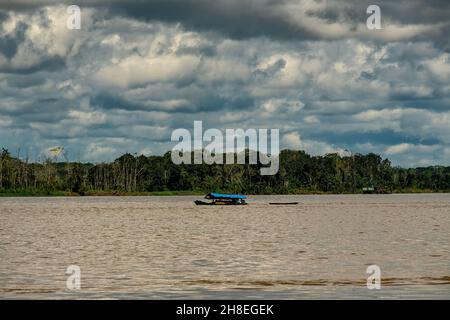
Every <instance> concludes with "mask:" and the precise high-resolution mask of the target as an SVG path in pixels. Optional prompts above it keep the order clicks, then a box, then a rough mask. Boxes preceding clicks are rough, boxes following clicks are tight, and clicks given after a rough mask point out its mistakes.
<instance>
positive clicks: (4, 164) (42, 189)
mask: <svg viewBox="0 0 450 320" xmlns="http://www.w3.org/2000/svg"><path fill="white" fill-rule="evenodd" d="M245 152H246V154H247V157H248V153H249V152H250V151H249V150H246V151H245ZM63 155H64V154H63ZM64 157H65V156H64ZM235 157H236V155H235ZM65 158H67V157H65ZM247 159H248V158H247ZM261 167H262V166H261V165H260V164H229V165H228V164H212V165H207V164H197V165H195V164H193V165H188V164H181V165H175V164H173V163H172V160H171V155H170V152H167V153H166V154H164V155H162V156H149V157H146V156H143V155H141V156H137V155H132V154H124V155H122V156H121V157H119V158H117V159H116V160H114V161H113V162H109V163H100V164H93V163H81V162H70V161H67V160H66V161H64V162H62V161H58V156H54V157H53V158H51V157H46V158H45V159H43V160H41V161H29V159H28V156H25V157H21V155H20V152H18V154H17V155H16V156H12V155H11V154H10V152H9V151H8V150H6V149H2V151H1V153H0V197H21V196H23V197H26V196H44V197H48V196H50V197H53V196H55V197H57V196H178V195H204V194H205V193H209V192H219V193H241V194H247V195H296V194H299V195H302V194H361V193H363V188H367V187H371V188H374V189H375V190H383V191H388V192H392V193H448V192H450V167H444V166H430V167H422V168H401V167H393V166H392V165H391V162H390V161H389V160H388V159H383V158H381V156H379V155H376V154H373V153H369V154H367V155H362V154H351V155H348V156H342V155H339V154H336V153H333V154H327V155H324V156H311V155H309V154H307V153H306V152H304V151H293V150H282V151H281V153H280V156H279V171H278V173H277V174H275V175H273V176H261V175H260V168H261Z"/></svg>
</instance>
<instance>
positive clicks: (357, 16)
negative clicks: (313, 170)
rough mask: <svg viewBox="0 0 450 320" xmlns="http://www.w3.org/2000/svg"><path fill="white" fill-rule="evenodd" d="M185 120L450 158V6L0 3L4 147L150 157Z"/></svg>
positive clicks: (410, 158) (326, 144)
mask: <svg viewBox="0 0 450 320" xmlns="http://www.w3.org/2000/svg"><path fill="white" fill-rule="evenodd" d="M70 4H76V5H78V6H79V7H80V9H81V29H80V30H70V29H68V28H67V19H68V18H69V14H68V13H67V11H66V9H67V6H68V5H70ZM370 4H376V5H378V6H379V7H380V9H381V26H382V29H381V30H370V29H368V28H367V26H366V20H367V18H368V17H369V14H367V13H366V9H367V7H368V6H369V5H370ZM194 120H201V121H203V127H204V129H207V128H218V129H220V130H223V131H224V130H225V129H226V128H242V129H249V128H256V129H257V128H267V129H271V128H278V129H280V146H281V148H289V149H296V150H297V149H298V150H305V151H306V152H308V153H310V154H313V155H323V154H327V153H332V152H340V153H344V150H349V151H347V152H352V153H364V154H365V153H369V152H373V153H376V154H380V155H381V156H382V157H387V158H389V159H390V160H391V161H392V163H393V164H394V165H399V166H403V167H416V166H428V165H450V1H448V0H442V1H438V0H429V1H425V0H422V1H419V0H407V1H406V0H399V1H384V0H379V1H365V0H363V1H356V0H343V1H338V0H328V1H324V0H322V1H320V0H281V1H275V0H259V1H256V0H239V1H238V0H215V1H206V0H155V1H137V0H131V1H130V0H128V1H122V0H115V1H114V0H113V1H102V0H96V1H78V2H76V1H71V2H65V1H63V0H62V1H31V0H27V1H23V0H14V1H3V0H0V147H4V148H7V149H9V150H10V152H11V153H12V154H13V155H15V154H18V155H20V156H21V157H25V155H26V154H28V156H29V157H30V158H31V159H41V158H42V157H44V156H45V155H46V154H47V152H48V150H49V149H51V148H53V147H56V146H60V147H64V149H65V150H66V151H67V154H68V157H69V158H70V159H72V160H81V161H90V162H102V161H112V160H114V159H115V158H117V157H118V156H120V155H121V154H123V153H125V152H129V153H137V154H144V155H160V154H163V153H164V152H166V151H168V150H170V149H171V148H172V147H173V146H174V144H175V143H173V142H171V141H170V137H171V133H172V132H173V130H174V129H177V128H186V129H189V130H191V131H192V130H193V123H194Z"/></svg>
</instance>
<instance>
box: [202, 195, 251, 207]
mask: <svg viewBox="0 0 450 320" xmlns="http://www.w3.org/2000/svg"><path fill="white" fill-rule="evenodd" d="M205 199H208V200H212V201H211V202H207V201H202V200H195V201H194V203H195V204H196V205H197V206H220V205H222V206H236V205H246V204H247V202H245V199H247V197H246V196H243V195H240V194H224V193H208V194H207V195H206V196H205Z"/></svg>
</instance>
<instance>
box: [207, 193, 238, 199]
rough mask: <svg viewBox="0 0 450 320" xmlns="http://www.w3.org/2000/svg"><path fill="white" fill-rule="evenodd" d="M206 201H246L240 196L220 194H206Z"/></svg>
mask: <svg viewBox="0 0 450 320" xmlns="http://www.w3.org/2000/svg"><path fill="white" fill-rule="evenodd" d="M205 198H206V199H247V197H246V196H243V195H240V194H222V193H208V194H207V195H206V197H205Z"/></svg>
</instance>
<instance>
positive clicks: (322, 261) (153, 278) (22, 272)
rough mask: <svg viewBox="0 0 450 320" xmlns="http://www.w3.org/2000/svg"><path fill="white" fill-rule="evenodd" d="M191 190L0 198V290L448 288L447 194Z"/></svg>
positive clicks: (427, 293) (255, 293) (231, 294)
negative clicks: (376, 273)
mask: <svg viewBox="0 0 450 320" xmlns="http://www.w3.org/2000/svg"><path fill="white" fill-rule="evenodd" d="M196 198H198V197H99V198H0V258H1V259H0V297H3V298H95V299H97V298H143V299H145V298H149V299H158V298H192V299H196V298H202V299H204V298H214V299H221V298H237V299H239V298H248V299H251V298H275V299H278V298H279V299H285V298H286V299H302V298H370V297H377V298H447V299H448V298H450V252H449V249H450V241H449V240H450V195H448V194H427V195H333V196H331V195H326V196H255V197H250V201H249V202H250V204H249V205H248V206H238V207H227V206H225V207H208V206H202V207H196V206H195V205H194V204H193V202H192V201H193V200H194V199H196ZM269 201H286V202H291V201H298V202H300V204H299V205H298V206H276V207H273V206H269V205H268V204H267V203H268V202H269ZM372 264H376V265H378V266H380V267H381V272H382V289H381V290H368V289H367V288H366V279H367V277H368V274H366V269H367V266H369V265H372ZM69 265H78V266H80V268H81V290H79V291H70V290H67V289H66V279H67V275H66V274H65V271H66V268H67V267H68V266H69Z"/></svg>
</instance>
